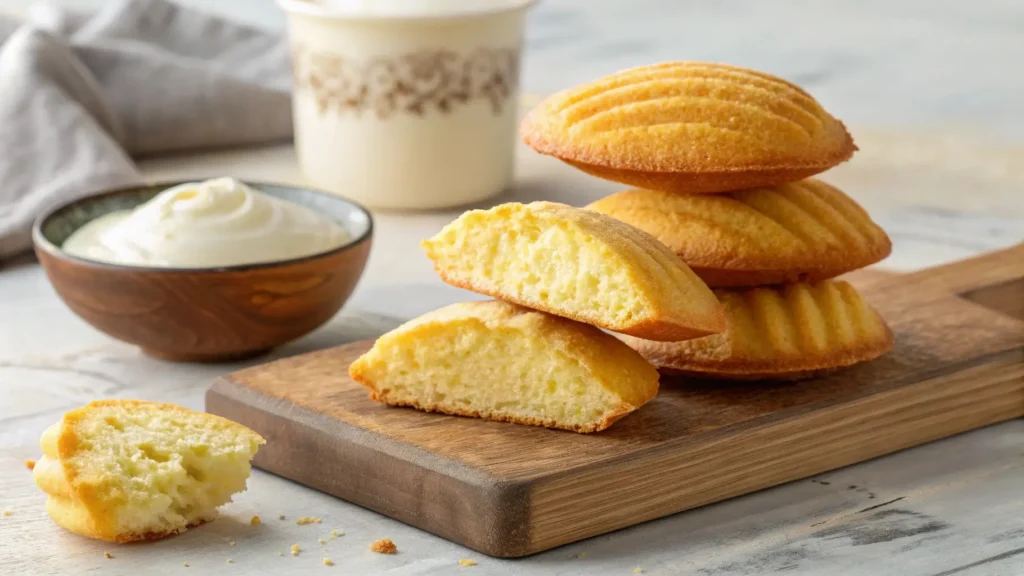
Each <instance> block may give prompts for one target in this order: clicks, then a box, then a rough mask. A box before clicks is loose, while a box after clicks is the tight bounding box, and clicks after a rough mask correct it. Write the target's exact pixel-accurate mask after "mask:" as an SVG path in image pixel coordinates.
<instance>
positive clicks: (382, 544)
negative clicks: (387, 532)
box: [370, 538, 398, 554]
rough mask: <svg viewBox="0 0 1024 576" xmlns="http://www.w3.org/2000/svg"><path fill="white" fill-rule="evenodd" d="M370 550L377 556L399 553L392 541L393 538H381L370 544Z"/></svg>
mask: <svg viewBox="0 0 1024 576" xmlns="http://www.w3.org/2000/svg"><path fill="white" fill-rule="evenodd" d="M370 550H373V551H374V552H376V553H377V554H394V553H395V552H398V546H395V543H394V542H392V541H391V538H381V539H380V540H377V541H375V542H374V543H373V544H370Z"/></svg>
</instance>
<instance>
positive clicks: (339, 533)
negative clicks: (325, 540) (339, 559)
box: [331, 530, 345, 540]
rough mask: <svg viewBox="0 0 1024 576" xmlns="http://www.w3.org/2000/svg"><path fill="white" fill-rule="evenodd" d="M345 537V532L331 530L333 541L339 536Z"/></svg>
mask: <svg viewBox="0 0 1024 576" xmlns="http://www.w3.org/2000/svg"><path fill="white" fill-rule="evenodd" d="M344 535H345V531H344V530H331V540H333V539H335V538H337V537H338V536H344Z"/></svg>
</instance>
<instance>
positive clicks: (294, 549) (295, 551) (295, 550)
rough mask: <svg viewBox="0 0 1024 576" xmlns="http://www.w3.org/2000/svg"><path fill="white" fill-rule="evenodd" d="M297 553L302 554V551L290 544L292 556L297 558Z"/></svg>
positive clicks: (297, 546)
mask: <svg viewBox="0 0 1024 576" xmlns="http://www.w3.org/2000/svg"><path fill="white" fill-rule="evenodd" d="M299 552H302V550H300V549H299V545H298V544H292V556H298V555H299Z"/></svg>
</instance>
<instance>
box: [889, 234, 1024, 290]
mask: <svg viewBox="0 0 1024 576" xmlns="http://www.w3.org/2000/svg"><path fill="white" fill-rule="evenodd" d="M1022 280H1024V242H1022V243H1020V244H1017V245H1015V246H1011V247H1009V248H1006V249H1003V250H997V251H995V252H987V253H985V254H982V255H981V256H975V257H974V258H967V259H966V260H959V261H957V262H952V263H950V264H944V265H942V266H936V267H934V268H926V269H924V270H920V271H917V272H912V273H910V274H904V275H901V276H900V277H899V279H898V280H895V281H897V282H901V283H908V284H912V285H915V286H916V287H920V288H925V289H939V290H942V291H944V292H948V293H953V294H960V295H962V294H964V293H966V292H971V291H973V290H978V289H983V288H991V287H995V286H999V285H1002V284H1007V283H1012V282H1015V281H1017V282H1019V281H1022ZM1022 289H1024V287H1022ZM1021 297H1022V298H1024V293H1022V295H1021Z"/></svg>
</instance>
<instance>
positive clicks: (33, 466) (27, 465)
mask: <svg viewBox="0 0 1024 576" xmlns="http://www.w3.org/2000/svg"><path fill="white" fill-rule="evenodd" d="M25 468H28V469H29V470H35V469H36V461H35V460H29V459H27V458H26V459H25Z"/></svg>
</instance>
